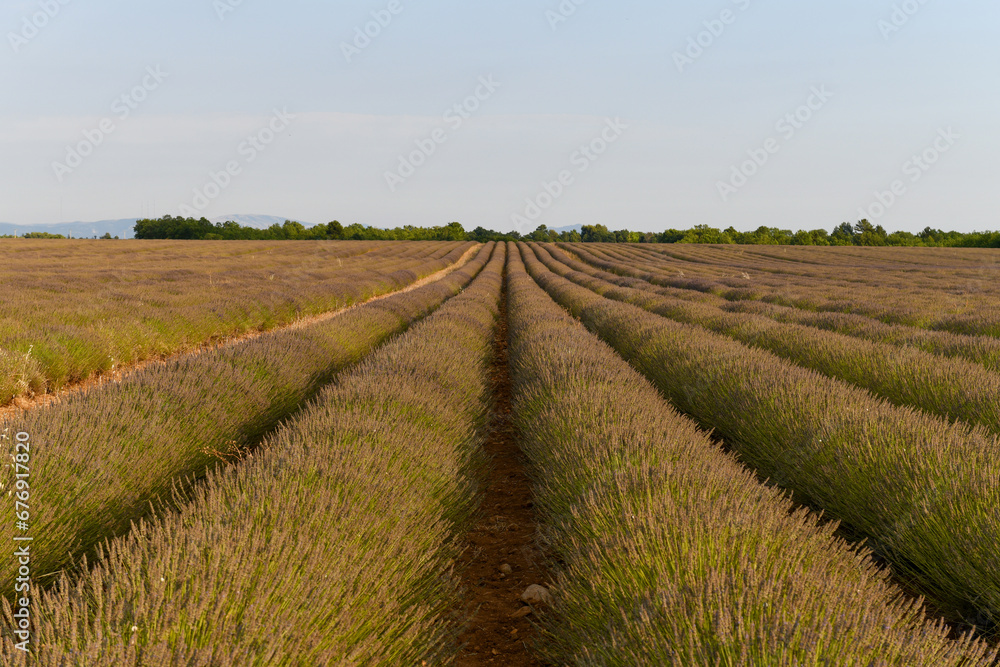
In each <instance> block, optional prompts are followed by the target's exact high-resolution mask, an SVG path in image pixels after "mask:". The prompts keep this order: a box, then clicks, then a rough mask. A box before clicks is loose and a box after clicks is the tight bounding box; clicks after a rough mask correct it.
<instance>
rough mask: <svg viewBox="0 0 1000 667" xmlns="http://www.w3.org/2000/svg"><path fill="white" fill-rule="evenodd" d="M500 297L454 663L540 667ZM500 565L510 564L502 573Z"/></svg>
mask: <svg viewBox="0 0 1000 667" xmlns="http://www.w3.org/2000/svg"><path fill="white" fill-rule="evenodd" d="M506 296H507V295H506V289H505V290H504V294H503V298H502V299H501V311H500V324H499V326H498V327H497V336H496V355H495V361H494V364H493V369H492V375H493V387H494V397H495V401H496V402H495V406H494V415H493V423H492V424H491V429H490V435H489V438H488V439H487V441H486V445H485V447H486V453H487V455H488V456H489V458H490V460H491V467H490V470H489V477H488V481H487V488H486V491H485V493H484V495H483V502H482V519H481V521H479V523H478V524H477V525H476V526H475V527H474V528H473V529H472V530H471V531H470V532H469V533H468V535H466V537H465V542H466V545H465V546H466V549H465V552H464V553H463V555H462V558H461V559H460V560H459V564H458V572H459V575H460V576H461V578H462V585H463V587H464V588H465V590H466V604H467V606H466V610H465V620H467V621H468V625H467V627H466V628H465V630H464V632H463V633H462V634H461V636H460V637H459V641H460V644H461V646H462V649H461V652H460V653H459V656H458V658H457V659H456V661H455V664H456V665H459V667H470V666H472V665H540V664H542V663H540V662H538V661H537V660H536V659H535V658H534V656H533V655H532V653H531V651H530V650H529V648H528V647H529V646H530V644H531V641H532V640H533V638H534V636H535V630H534V627H533V625H532V623H533V621H532V619H534V618H536V614H538V613H544V609H540V608H538V607H536V608H534V610H532V613H531V614H529V615H528V616H519V617H517V616H515V614H516V613H517V612H518V611H519V610H523V609H525V608H526V606H525V604H524V603H523V602H521V593H523V592H524V590H525V589H526V588H527V587H528V586H530V585H532V584H540V585H543V586H545V585H547V581H548V580H547V577H546V572H545V569H544V567H543V560H542V554H541V552H539V550H538V548H537V546H536V543H535V516H534V505H533V503H532V493H531V484H530V482H529V481H528V476H527V474H526V473H525V468H524V465H523V463H522V460H521V452H520V450H519V449H518V446H517V440H516V438H515V436H514V429H513V425H512V423H511V386H510V375H509V374H508V371H507V303H506V301H507V298H506ZM502 565H510V567H511V572H510V574H507V575H503V573H502V572H501V569H500V568H501V566H502Z"/></svg>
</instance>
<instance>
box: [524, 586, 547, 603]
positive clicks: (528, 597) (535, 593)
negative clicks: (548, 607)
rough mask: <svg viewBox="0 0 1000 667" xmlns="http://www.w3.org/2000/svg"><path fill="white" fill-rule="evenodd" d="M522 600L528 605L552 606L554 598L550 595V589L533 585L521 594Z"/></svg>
mask: <svg viewBox="0 0 1000 667" xmlns="http://www.w3.org/2000/svg"><path fill="white" fill-rule="evenodd" d="M521 600H522V601H524V602H526V603H528V604H550V603H551V601H552V596H551V595H550V594H549V589H547V588H545V586H539V585H538V584H532V585H530V586H528V588H527V589H525V591H524V592H523V593H521Z"/></svg>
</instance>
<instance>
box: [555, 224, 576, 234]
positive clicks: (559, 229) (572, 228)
mask: <svg viewBox="0 0 1000 667" xmlns="http://www.w3.org/2000/svg"><path fill="white" fill-rule="evenodd" d="M582 230H583V225H570V226H569V227H556V228H555V229H554V231H556V232H559V233H562V232H579V231H582Z"/></svg>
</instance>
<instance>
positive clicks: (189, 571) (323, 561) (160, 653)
mask: <svg viewBox="0 0 1000 667" xmlns="http://www.w3.org/2000/svg"><path fill="white" fill-rule="evenodd" d="M491 252H492V259H489V262H488V263H486V260H487V259H488V258H489V255H490V254H491ZM504 259H505V257H504V247H503V246H496V247H495V248H490V247H486V248H484V249H483V251H482V253H481V255H480V258H479V261H478V262H477V264H478V267H476V268H473V267H469V268H466V269H465V270H463V271H462V272H459V273H457V274H455V277H454V278H452V279H449V282H450V283H451V285H450V286H447V287H446V286H442V287H440V288H439V289H433V288H427V287H425V288H422V289H421V290H418V291H416V292H413V293H411V294H408V295H403V296H401V297H398V298H396V301H395V302H394V303H392V304H391V305H389V306H386V305H384V304H386V302H383V304H381V305H380V309H381V310H384V311H388V312H394V314H395V316H396V317H397V318H398V317H399V316H400V315H401V313H402V312H405V311H406V310H407V309H408V308H412V307H413V306H414V305H416V304H421V306H420V308H421V310H426V309H427V308H428V307H429V305H428V304H429V302H431V301H440V300H442V299H443V298H444V297H446V296H449V295H450V294H451V293H452V292H454V291H455V290H456V289H457V288H458V287H459V286H461V285H462V284H465V283H467V282H468V281H469V279H470V278H471V276H472V275H473V274H474V273H475V272H476V271H477V270H478V268H482V267H483V264H484V263H486V266H485V268H483V270H482V273H481V274H480V275H479V277H477V278H476V279H475V280H474V281H473V282H472V283H471V286H469V287H468V288H467V289H465V290H464V292H463V293H462V294H461V295H459V296H457V297H454V298H452V299H450V300H448V302H447V303H446V304H445V305H443V306H442V307H441V308H439V309H438V310H436V311H435V312H434V313H433V314H432V315H430V316H429V317H427V318H426V319H425V320H423V321H421V322H420V323H418V324H416V325H414V326H413V327H411V328H410V329H409V331H407V332H406V333H405V334H404V335H403V336H401V337H399V338H396V339H395V340H393V341H392V342H390V343H388V344H386V345H385V346H383V347H381V348H379V349H378V350H376V351H375V352H373V353H372V354H371V355H370V356H369V357H368V358H367V359H365V360H364V361H363V362H362V363H361V364H360V365H358V366H357V367H355V368H353V369H351V370H349V371H346V372H344V373H342V374H341V375H340V376H339V377H338V379H337V381H336V382H335V383H333V384H331V385H329V386H328V387H326V388H325V389H323V390H322V391H321V392H320V393H319V394H318V395H317V396H316V398H315V399H314V400H312V401H310V402H309V403H308V405H307V406H306V407H305V409H303V410H302V411H301V412H300V413H299V414H298V415H297V416H296V417H295V418H294V419H292V420H291V421H290V422H288V423H287V424H286V425H284V426H283V427H281V428H280V430H279V431H278V432H277V433H276V434H274V435H273V436H271V437H269V438H268V439H267V441H266V442H265V443H264V444H263V445H262V446H261V448H260V450H259V453H257V454H256V455H255V456H253V457H252V458H249V459H247V460H245V461H242V462H241V463H239V464H236V465H233V466H230V467H228V468H225V469H221V470H219V471H217V472H215V473H213V474H211V475H210V476H209V478H208V479H207V480H206V481H205V482H204V483H203V484H201V485H199V486H198V487H197V489H196V492H195V494H194V497H193V498H192V499H191V500H190V502H187V503H185V504H184V505H182V506H181V507H179V508H178V510H177V511H176V512H168V513H165V515H164V516H163V517H162V518H159V519H155V520H152V521H150V522H148V523H140V524H139V525H138V526H137V527H136V528H135V529H134V530H133V531H132V532H131V533H130V534H129V535H127V536H125V537H123V538H120V539H116V540H113V541H111V542H110V543H109V544H108V545H107V546H106V547H105V548H102V549H101V550H100V554H99V556H98V557H97V559H96V561H95V562H94V563H92V564H91V567H90V568H89V569H88V570H86V571H84V572H82V573H81V574H80V575H79V576H76V577H66V576H64V577H62V578H61V579H60V581H59V582H58V583H57V584H56V585H55V586H54V587H52V588H51V589H50V590H48V591H47V592H45V594H44V595H43V596H42V599H41V601H40V602H39V603H38V604H37V606H36V611H35V613H36V627H37V630H38V650H37V651H36V653H35V654H34V655H33V657H32V659H31V664H38V665H66V664H86V665H92V666H101V665H108V666H111V665H115V666H119V665H167V664H212V665H248V664H262V665H263V664H267V665H279V664H288V665H292V664H302V665H306V664H308V665H320V664H387V665H388V664H421V661H427V660H429V661H431V662H433V663H434V664H440V663H441V662H444V661H446V660H449V659H450V657H451V656H453V655H454V653H455V652H456V650H457V646H456V643H455V636H456V626H455V624H454V623H453V622H452V617H451V613H452V609H453V608H454V606H455V604H456V601H457V595H458V591H457V588H456V584H455V582H454V580H453V579H452V577H451V576H450V574H449V572H450V568H451V567H452V566H453V563H454V556H455V539H454V538H455V535H456V533H457V532H459V531H461V530H463V529H464V527H465V525H466V522H467V521H468V519H469V518H470V516H471V515H472V513H473V511H474V509H475V504H476V503H475V501H476V499H477V493H476V492H477V483H478V481H479V479H480V478H479V475H481V473H482V464H483V461H482V449H481V440H482V436H483V432H484V428H483V427H484V424H485V422H486V419H487V416H488V412H489V408H490V398H491V397H490V394H489V382H488V379H489V378H488V370H489V366H490V362H491V360H492V355H493V332H494V331H495V320H496V316H497V313H498V307H499V297H500V289H501V274H502V268H503V263H504ZM460 274H461V275H460ZM386 301H387V302H389V301H391V300H386ZM360 310H362V309H359V311H360ZM364 310H373V308H371V307H365V308H364ZM354 324H355V325H356V326H354V327H348V328H342V329H341V331H340V333H342V334H346V333H350V334H351V335H352V336H356V335H360V334H363V332H365V331H366V330H368V329H370V328H381V329H384V326H380V325H379V323H378V322H377V321H372V320H368V321H363V320H358V321H356V322H354ZM444 340H447V341H448V346H447V350H445V349H444V348H443V347H442V346H441V342H442V341H444ZM315 352H319V350H316V351H315ZM187 405H192V404H191V403H187ZM6 614H7V620H8V622H11V621H13V619H12V618H11V617H10V608H9V606H7V608H6ZM2 654H3V656H4V658H5V664H26V662H27V660H26V659H25V657H24V656H23V655H20V654H19V653H18V652H17V650H16V649H15V648H14V647H13V644H12V643H11V641H10V640H9V639H6V638H5V641H4V644H3V648H2Z"/></svg>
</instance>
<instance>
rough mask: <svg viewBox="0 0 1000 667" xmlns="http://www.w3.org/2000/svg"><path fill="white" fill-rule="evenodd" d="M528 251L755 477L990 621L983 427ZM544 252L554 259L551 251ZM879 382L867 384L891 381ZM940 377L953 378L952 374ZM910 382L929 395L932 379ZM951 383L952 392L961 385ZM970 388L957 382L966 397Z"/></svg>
mask: <svg viewBox="0 0 1000 667" xmlns="http://www.w3.org/2000/svg"><path fill="white" fill-rule="evenodd" d="M535 252H538V253H539V254H540V255H542V256H544V255H545V251H544V250H542V249H540V248H536V249H535V250H533V251H531V253H530V254H531V261H529V264H528V265H529V268H530V269H531V270H532V273H533V275H534V276H535V277H536V279H537V280H539V282H540V283H541V284H543V285H544V286H545V287H546V288H547V289H548V290H549V291H550V292H551V293H552V294H553V295H554V296H555V297H556V298H557V300H559V301H560V302H561V303H562V304H563V305H564V306H566V307H568V308H570V309H571V310H572V311H573V313H574V314H576V315H577V316H579V317H581V318H582V319H583V320H584V321H585V322H586V323H587V325H588V327H590V328H591V329H592V330H594V331H595V332H597V333H599V334H600V335H601V337H602V338H604V339H605V340H606V341H608V342H609V343H610V344H611V345H612V346H613V347H615V349H616V350H617V351H618V352H619V353H621V354H622V355H623V356H624V357H625V358H626V359H627V360H628V361H629V362H631V363H632V364H633V365H634V366H636V367H637V368H639V369H640V370H641V371H642V372H643V373H644V374H645V375H646V376H647V377H648V378H650V380H651V381H653V382H654V384H656V386H657V388H658V389H659V390H660V391H661V392H662V393H663V394H664V396H666V397H667V398H668V399H669V400H670V401H671V402H672V403H673V404H674V405H675V406H677V407H678V408H679V409H680V410H681V411H683V412H685V413H686V414H688V415H690V416H692V417H693V418H695V419H696V420H697V421H698V422H699V423H700V424H701V425H702V426H704V427H706V428H712V429H714V430H715V432H716V433H718V434H719V435H720V436H722V437H724V438H725V439H726V442H727V444H728V445H729V446H730V447H732V448H733V449H734V450H735V451H736V452H738V454H739V455H740V457H741V458H742V459H743V460H744V461H745V462H746V463H748V464H749V465H750V466H752V467H753V468H754V469H755V470H756V471H757V472H758V473H759V474H760V475H761V476H762V477H768V478H770V479H771V480H772V481H774V482H775V483H777V484H778V485H780V486H782V487H784V488H786V489H788V490H790V491H793V492H794V494H795V498H796V500H799V501H800V502H804V503H807V504H809V505H812V506H814V507H816V508H820V509H823V510H824V511H825V512H826V513H827V514H828V515H830V516H832V517H834V518H837V519H840V520H843V521H844V523H845V524H847V525H848V526H849V527H850V529H851V530H852V531H854V534H856V535H858V536H860V537H867V538H868V539H869V540H870V542H869V544H871V545H872V546H873V547H874V548H875V549H876V550H877V551H878V552H879V554H880V555H881V556H883V557H885V558H887V559H888V560H889V561H890V562H891V563H892V565H893V568H894V569H895V570H896V571H897V573H899V574H901V575H902V576H904V578H906V579H908V580H911V581H912V583H913V585H914V586H916V587H917V588H918V589H919V590H920V591H922V592H924V593H926V594H928V595H929V596H931V597H932V599H933V600H934V602H935V604H936V606H937V607H939V608H940V609H941V610H942V611H944V612H946V613H948V615H949V616H950V617H951V618H952V619H955V620H961V621H964V622H966V623H969V624H973V625H976V626H979V627H980V628H983V627H985V628H986V629H988V630H990V631H993V630H995V629H996V624H997V621H998V620H1000V569H998V563H997V561H996V559H995V558H994V557H993V555H992V554H993V553H994V552H995V545H996V544H998V543H1000V516H998V515H997V513H996V511H995V508H996V507H997V506H998V504H1000V481H998V480H1000V441H998V439H997V436H996V435H995V434H993V433H989V432H988V431H987V430H986V429H984V428H983V427H982V426H979V425H970V424H969V423H965V422H953V421H951V420H950V419H948V418H944V417H941V416H935V415H932V414H929V413H928V412H926V411H918V410H914V409H912V408H909V407H903V406H899V405H894V404H893V403H891V402H889V401H887V400H885V399H882V398H878V397H876V396H874V395H872V394H871V393H869V392H868V391H865V390H862V389H860V388H858V387H856V386H854V385H852V384H849V383H846V382H843V381H840V380H837V379H834V378H832V377H829V376H827V375H821V374H819V373H817V372H815V371H812V370H808V369H805V368H802V367H801V366H799V365H796V364H793V363H790V362H789V361H787V360H785V359H782V358H780V357H779V356H776V355H775V354H773V353H772V352H770V351H767V350H764V349H761V347H758V346H748V345H744V344H742V343H741V342H738V341H737V340H733V339H732V338H730V337H728V336H723V335H720V334H718V333H715V332H713V331H709V330H708V329H706V328H703V327H701V326H696V325H692V324H684V323H680V322H676V321H674V320H672V319H668V318H665V317H663V316H660V315H657V314H654V313H652V312H648V311H647V310H645V308H650V309H652V310H657V309H658V305H659V304H658V301H659V300H660V299H661V298H662V297H661V296H658V295H657V294H655V293H653V292H650V291H644V290H635V289H628V288H622V287H617V286H614V285H610V284H609V283H605V282H602V281H598V282H596V283H595V282H593V281H595V280H597V279H596V278H594V277H593V276H589V275H586V274H583V273H580V272H576V273H574V272H572V271H569V270H568V269H567V270H565V275H566V276H567V278H571V279H572V280H569V279H567V278H564V277H561V276H559V275H556V274H555V273H552V272H551V271H550V269H549V268H548V267H547V266H546V265H545V264H544V263H542V262H541V261H540V260H539V259H537V258H536V257H535ZM549 263H550V264H552V265H553V266H555V264H553V263H552V260H551V258H549ZM573 281H579V283H581V284H586V285H587V286H588V287H591V288H592V289H586V288H584V287H581V286H580V285H578V284H576V282H573ZM593 290H597V291H601V292H602V293H603V294H604V295H605V296H608V297H611V298H610V299H607V298H604V297H603V296H599V295H598V294H597V293H596V292H595V291H593ZM614 299H618V300H614ZM622 301H634V302H635V303H636V304H637V305H630V304H626V303H622ZM640 306H641V307H640ZM668 306H669V307H674V304H668ZM745 326H747V327H749V328H753V326H754V323H753V322H751V323H749V324H747V325H745ZM764 330H765V331H766V328H764ZM819 333H820V332H816V334H817V335H818V334H819ZM807 335H808V333H807V332H802V337H805V336H807ZM785 341H786V342H787V345H788V348H787V350H786V351H785V352H783V354H784V356H788V357H789V358H791V357H793V356H795V354H798V353H795V354H792V352H789V351H788V350H793V349H795V348H796V346H798V348H799V349H804V348H803V346H804V345H805V344H803V343H802V341H801V340H797V339H796V338H795V337H793V336H786V337H785ZM772 344H773V345H774V343H772ZM818 349H819V351H822V348H818ZM795 358H796V359H797V360H801V358H800V357H795ZM890 363H891V362H890ZM932 363H933V360H927V364H925V366H922V367H920V366H918V367H911V368H906V367H902V368H903V370H900V371H899V372H898V373H897V374H896V377H895V382H896V389H898V390H899V391H900V392H904V391H910V390H912V388H913V387H914V386H916V387H920V386H921V383H922V382H924V378H923V377H922V374H921V373H922V371H924V370H927V368H929V366H928V365H929V364H932ZM891 379H892V378H889V377H884V378H882V379H881V380H879V381H881V382H884V384H883V387H884V388H892V387H893V383H892V382H890V380H891ZM953 379H954V382H955V384H956V385H959V386H962V387H967V384H966V382H967V380H966V379H964V378H962V377H958V376H956V377H954V378H953ZM873 382H875V381H873ZM872 386H875V384H873V385H872ZM923 386H924V390H926V391H927V392H928V395H929V394H931V393H933V391H932V390H933V389H934V387H929V385H926V384H925V385H923ZM994 386H995V385H994ZM928 387H929V388H928ZM987 388H988V387H987ZM952 389H953V388H949V391H951V390H952ZM956 391H957V390H956ZM956 391H951V393H952V395H961V393H960V392H958V394H956ZM975 391H976V389H975V388H968V390H967V395H974V393H975ZM919 393H920V392H919V391H918V392H916V395H919ZM900 402H902V401H900ZM980 405H984V404H982V403H981V404H980ZM963 408H968V412H967V413H966V416H968V418H969V421H970V422H973V421H975V420H976V419H977V417H976V412H975V410H976V408H975V406H974V405H968V406H963V405H961V404H960V402H959V403H956V404H955V405H954V410H960V409H963ZM981 421H982V423H989V420H988V419H985V418H984V419H982V420H981ZM990 425H991V426H992V424H990Z"/></svg>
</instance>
